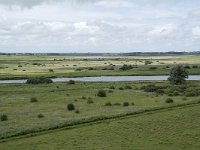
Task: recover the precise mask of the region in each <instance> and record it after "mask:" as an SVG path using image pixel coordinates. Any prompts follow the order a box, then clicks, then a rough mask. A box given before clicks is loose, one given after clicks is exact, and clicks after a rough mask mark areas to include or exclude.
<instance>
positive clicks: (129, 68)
mask: <svg viewBox="0 0 200 150" xmlns="http://www.w3.org/2000/svg"><path fill="white" fill-rule="evenodd" d="M119 69H120V70H123V71H125V70H131V69H133V66H132V65H126V64H124V65H123V66H122V67H120V68H119Z"/></svg>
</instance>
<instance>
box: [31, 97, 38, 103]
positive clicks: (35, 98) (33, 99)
mask: <svg viewBox="0 0 200 150" xmlns="http://www.w3.org/2000/svg"><path fill="white" fill-rule="evenodd" d="M30 102H31V103H36V102H38V99H37V97H31V99H30Z"/></svg>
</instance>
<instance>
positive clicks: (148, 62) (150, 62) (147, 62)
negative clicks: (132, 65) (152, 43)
mask: <svg viewBox="0 0 200 150" xmlns="http://www.w3.org/2000/svg"><path fill="white" fill-rule="evenodd" d="M144 64H145V65H149V64H152V61H150V60H145V62H144Z"/></svg>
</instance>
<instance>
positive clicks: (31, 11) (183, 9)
mask: <svg viewBox="0 0 200 150" xmlns="http://www.w3.org/2000/svg"><path fill="white" fill-rule="evenodd" d="M166 51H187V52H188V51H200V1H199V0H0V52H8V53H10V52H13V53H16V52H19V53H22V52H24V53H74V52H76V53H87V52H93V53H97V52H98V53H118V52H122V53H123V52H166Z"/></svg>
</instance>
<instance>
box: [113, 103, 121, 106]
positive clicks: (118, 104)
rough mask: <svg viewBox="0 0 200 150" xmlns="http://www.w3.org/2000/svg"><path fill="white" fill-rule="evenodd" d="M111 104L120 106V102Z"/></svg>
mask: <svg viewBox="0 0 200 150" xmlns="http://www.w3.org/2000/svg"><path fill="white" fill-rule="evenodd" d="M113 105H115V106H120V105H121V104H120V103H114V104H113Z"/></svg>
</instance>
